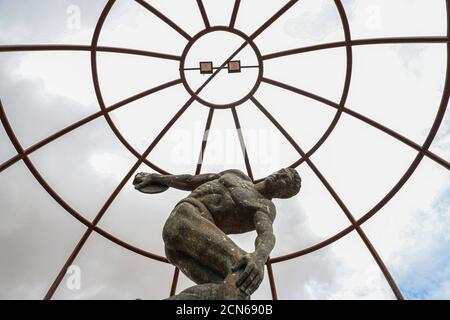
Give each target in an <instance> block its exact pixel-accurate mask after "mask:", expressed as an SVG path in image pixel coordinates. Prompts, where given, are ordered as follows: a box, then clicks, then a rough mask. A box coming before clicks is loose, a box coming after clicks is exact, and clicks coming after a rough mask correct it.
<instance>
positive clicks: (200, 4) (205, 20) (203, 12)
mask: <svg viewBox="0 0 450 320" xmlns="http://www.w3.org/2000/svg"><path fill="white" fill-rule="evenodd" d="M197 5H198V9H199V10H200V14H201V15H202V19H203V23H204V24H205V28H206V29H209V28H210V27H211V25H210V24H209V20H208V15H207V13H206V10H205V6H204V5H203V1H202V0H197Z"/></svg>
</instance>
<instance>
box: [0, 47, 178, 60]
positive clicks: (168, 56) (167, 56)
mask: <svg viewBox="0 0 450 320" xmlns="http://www.w3.org/2000/svg"><path fill="white" fill-rule="evenodd" d="M92 50H94V49H93V48H92V46H89V45H68V44H31V45H7V46H0V52H36V51H87V52H89V51H92ZM95 50H97V51H100V52H109V53H122V54H129V55H137V56H144V57H152V58H160V59H167V60H174V61H180V59H181V57H180V56H177V55H172V54H166V53H161V52H152V51H145V50H136V49H129V48H118V47H105V46H98V47H96V48H95Z"/></svg>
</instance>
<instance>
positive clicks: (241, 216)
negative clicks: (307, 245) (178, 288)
mask: <svg viewBox="0 0 450 320" xmlns="http://www.w3.org/2000/svg"><path fill="white" fill-rule="evenodd" d="M133 184H134V186H135V189H136V190H139V191H141V192H144V193H160V192H164V191H166V190H167V189H168V188H170V187H172V188H176V189H180V190H186V191H191V193H190V194H189V196H188V197H187V198H185V199H183V200H181V201H180V202H178V204H177V205H176V206H175V208H174V209H173V210H172V212H171V213H170V216H169V218H168V219H167V221H166V223H165V225H164V229H163V233H162V235H163V240H164V244H165V252H166V256H167V259H168V260H169V261H170V262H171V263H172V264H174V265H175V266H177V267H178V268H179V269H180V270H181V271H182V272H183V273H184V274H185V275H186V276H187V277H189V278H190V279H191V280H192V281H194V282H195V283H196V284H197V285H196V286H193V287H191V288H188V289H186V290H184V291H183V292H181V293H180V294H178V295H176V296H173V297H171V298H169V299H178V300H202V299H206V300H247V299H250V296H251V295H252V294H253V292H255V290H256V289H258V287H259V285H260V284H261V282H262V280H263V277H264V264H265V263H266V262H267V259H268V258H269V255H270V252H271V251H272V249H273V247H274V245H275V236H274V234H273V230H272V224H273V221H274V219H275V215H276V210H275V205H274V203H273V202H272V201H271V200H272V199H273V198H283V199H285V198H290V197H293V196H295V195H296V194H297V193H298V192H299V191H300V187H301V179H300V176H299V175H298V173H297V171H296V170H295V169H292V168H286V169H281V170H279V171H277V172H275V173H273V174H271V175H269V176H268V177H266V178H265V179H263V180H262V181H261V182H258V183H253V181H252V180H251V179H250V178H249V177H248V176H247V175H245V174H244V173H243V172H241V171H239V170H226V171H223V172H220V173H217V174H201V175H196V176H193V175H159V174H153V173H150V174H149V173H138V174H137V175H136V177H135V179H134V181H133ZM253 230H256V233H257V237H256V240H255V251H254V252H251V253H248V252H245V251H244V250H242V249H241V248H240V247H239V246H237V245H236V244H235V243H234V242H233V241H232V240H231V239H230V238H229V237H228V236H227V235H228V234H239V233H245V232H249V231H253Z"/></svg>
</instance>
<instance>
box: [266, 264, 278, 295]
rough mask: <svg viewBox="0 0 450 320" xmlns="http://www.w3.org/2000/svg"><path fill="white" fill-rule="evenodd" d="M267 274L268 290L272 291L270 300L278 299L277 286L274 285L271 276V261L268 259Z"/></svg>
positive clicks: (273, 279)
mask: <svg viewBox="0 0 450 320" xmlns="http://www.w3.org/2000/svg"><path fill="white" fill-rule="evenodd" d="M266 267H267V274H268V275H269V283H270V291H271V292H272V300H278V294H277V287H276V285H275V278H274V276H273V270H272V263H271V262H270V259H269V261H268V262H267V263H266Z"/></svg>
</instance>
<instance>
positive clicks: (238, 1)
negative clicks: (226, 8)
mask: <svg viewBox="0 0 450 320" xmlns="http://www.w3.org/2000/svg"><path fill="white" fill-rule="evenodd" d="M240 5H241V0H235V1H234V7H233V12H232V14H231V19H230V28H234V26H235V24H236V18H237V15H238V12H239V6H240Z"/></svg>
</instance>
